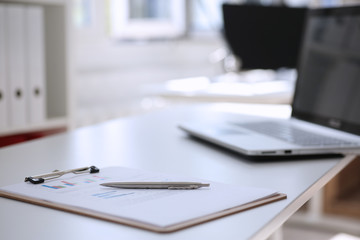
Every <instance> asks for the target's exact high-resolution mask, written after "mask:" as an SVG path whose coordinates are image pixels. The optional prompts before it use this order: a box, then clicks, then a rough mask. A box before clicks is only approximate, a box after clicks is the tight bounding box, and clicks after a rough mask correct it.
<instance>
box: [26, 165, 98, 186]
mask: <svg viewBox="0 0 360 240" xmlns="http://www.w3.org/2000/svg"><path fill="white" fill-rule="evenodd" d="M98 172H100V169H98V168H97V167H95V166H90V167H82V168H75V169H70V170H64V171H59V170H54V171H53V172H51V173H45V174H41V175H36V176H30V177H26V178H25V182H31V183H33V184H39V183H43V182H45V181H47V180H50V179H54V178H58V177H61V176H62V175H65V174H67V173H74V174H82V173H98Z"/></svg>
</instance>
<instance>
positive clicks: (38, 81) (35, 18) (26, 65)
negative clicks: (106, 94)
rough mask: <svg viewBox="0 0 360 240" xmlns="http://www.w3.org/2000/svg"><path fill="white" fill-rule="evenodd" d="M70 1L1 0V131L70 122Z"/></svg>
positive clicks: (8, 132)
mask: <svg viewBox="0 0 360 240" xmlns="http://www.w3.org/2000/svg"><path fill="white" fill-rule="evenodd" d="M69 16H70V2H69V1H66V0H63V1H60V0H56V1H54V0H43V1H36V0H22V1H21V0H14V1H11V2H9V1H2V0H0V137H4V136H12V135H19V134H22V133H24V134H28V133H32V132H37V131H41V132H43V131H51V130H54V129H68V128H69V127H70V125H71V121H70V119H72V118H71V111H70V109H71V108H70V106H71V99H72V96H71V94H70V92H71V91H70V82H71V81H70V76H71V73H70V66H71V64H70V59H71V58H70V56H69V53H70V42H71V41H70V35H71V34H70V30H69V29H70V27H69V26H70V24H69V21H70V20H71V18H70V17H69Z"/></svg>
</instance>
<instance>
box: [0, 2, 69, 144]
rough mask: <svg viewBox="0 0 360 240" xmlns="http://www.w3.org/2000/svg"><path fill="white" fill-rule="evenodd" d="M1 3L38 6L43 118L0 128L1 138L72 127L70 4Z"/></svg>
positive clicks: (9, 124)
mask: <svg viewBox="0 0 360 240" xmlns="http://www.w3.org/2000/svg"><path fill="white" fill-rule="evenodd" d="M0 4H4V5H5V4H12V5H15V4H16V5H23V6H35V5H36V6H40V7H41V8H42V10H43V11H42V12H43V24H44V62H45V91H44V92H45V106H46V110H45V119H44V120H43V121H38V123H36V124H34V123H30V121H29V122H27V123H26V124H18V125H17V126H13V125H15V124H11V123H8V126H5V128H1V129H0V137H10V136H11V135H18V136H19V135H21V134H29V133H34V132H43V131H51V130H56V129H69V128H71V126H72V124H71V119H73V118H72V110H71V109H72V106H73V104H72V100H73V98H72V91H71V82H72V81H71V79H70V78H71V77H72V76H73V74H72V72H73V71H72V57H71V56H70V55H71V54H70V53H71V52H72V50H71V43H72V42H73V40H72V34H71V32H72V31H71V19H72V18H71V4H72V1H68V0H11V1H9V0H5V1H2V0H0Z"/></svg>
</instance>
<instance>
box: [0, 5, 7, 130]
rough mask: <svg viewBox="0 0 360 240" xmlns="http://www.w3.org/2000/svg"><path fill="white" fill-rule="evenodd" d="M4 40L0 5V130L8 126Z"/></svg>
mask: <svg viewBox="0 0 360 240" xmlns="http://www.w3.org/2000/svg"><path fill="white" fill-rule="evenodd" d="M6 65H7V57H6V38H5V7H4V4H0V129H5V128H6V127H7V125H8V91H7V85H8V79H7V67H6Z"/></svg>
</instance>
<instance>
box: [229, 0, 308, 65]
mask: <svg viewBox="0 0 360 240" xmlns="http://www.w3.org/2000/svg"><path fill="white" fill-rule="evenodd" d="M222 10H223V20H224V36H225V39H226V42H227V43H228V46H229V48H230V50H231V52H232V53H233V54H234V55H235V56H236V57H237V58H239V59H240V60H241V68H242V69H279V68H282V67H286V68H296V66H297V59H298V53H299V48H300V42H301V39H302V32H303V27H304V20H305V15H306V12H307V8H290V7H282V6H258V5H240V4H229V3H225V4H223V6H222Z"/></svg>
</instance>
